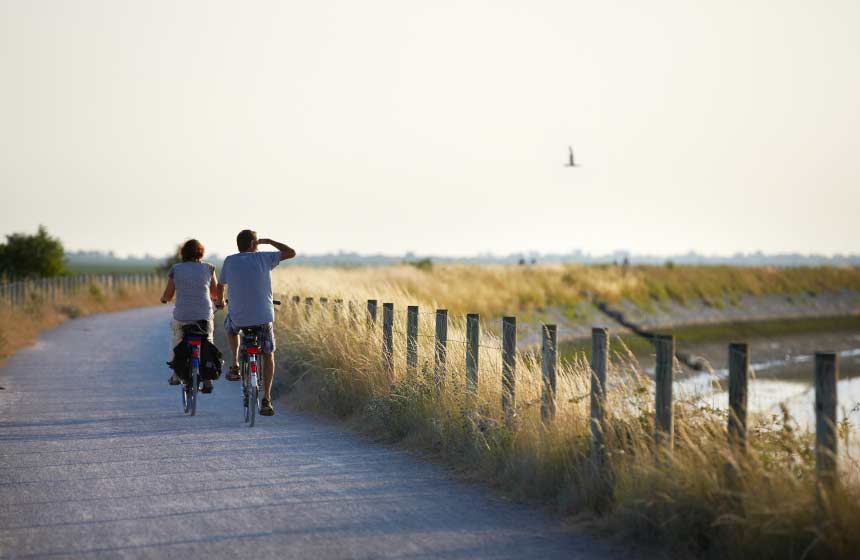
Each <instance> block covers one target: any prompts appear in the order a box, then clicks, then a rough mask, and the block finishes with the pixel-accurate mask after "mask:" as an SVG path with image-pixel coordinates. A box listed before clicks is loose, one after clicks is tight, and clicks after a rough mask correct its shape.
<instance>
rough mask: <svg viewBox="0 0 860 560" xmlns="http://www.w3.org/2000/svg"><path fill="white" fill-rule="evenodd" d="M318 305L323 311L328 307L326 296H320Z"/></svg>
mask: <svg viewBox="0 0 860 560" xmlns="http://www.w3.org/2000/svg"><path fill="white" fill-rule="evenodd" d="M320 307H321V308H322V311H323V312H325V310H326V309H327V308H328V298H327V297H321V298H320Z"/></svg>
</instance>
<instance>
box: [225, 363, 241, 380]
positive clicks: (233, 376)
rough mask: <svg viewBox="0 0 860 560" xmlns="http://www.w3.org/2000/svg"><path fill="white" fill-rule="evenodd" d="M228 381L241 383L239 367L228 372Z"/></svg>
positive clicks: (233, 367)
mask: <svg viewBox="0 0 860 560" xmlns="http://www.w3.org/2000/svg"><path fill="white" fill-rule="evenodd" d="M226 377H227V381H239V380H240V379H242V376H241V375H239V366H230V371H228V372H227V376H226Z"/></svg>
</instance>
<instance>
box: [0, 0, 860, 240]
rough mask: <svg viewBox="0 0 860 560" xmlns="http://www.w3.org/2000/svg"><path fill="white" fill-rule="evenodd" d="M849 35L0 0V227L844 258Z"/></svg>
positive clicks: (596, 6)
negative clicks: (569, 160) (569, 161)
mask: <svg viewBox="0 0 860 560" xmlns="http://www.w3.org/2000/svg"><path fill="white" fill-rule="evenodd" d="M858 28H860V2H857V1H856V0H845V1H838V0H829V1H827V2H809V1H806V0H804V1H785V0H782V1H779V2H772V1H750V0H744V1H720V2H717V1H692V0H683V1H677V2H664V1H650V2H641V1H638V0H632V1H615V2H609V1H607V2H593V1H589V2H585V1H573V0H564V1H548V0H547V1H539V0H532V1H519V2H513V1H503V0H492V1H484V2H477V1H467V0H458V1H456V2H448V1H440V0H436V1H433V2H418V1H408V0H390V1H369V0H362V1H342V2H335V1H314V2H286V1H284V2H258V1H255V2H235V1H231V2H226V1H214V0H206V1H199V2H189V1H179V0H170V1H152V0H140V1H137V2H127V1H119V0H105V1H98V2H97V1H59V0H58V1H35V0H18V1H10V0H0V194H2V201H0V234H4V233H9V232H12V231H26V230H29V231H34V230H35V228H36V226H37V224H39V223H43V224H45V225H46V226H47V227H48V228H49V230H50V231H51V232H52V233H55V234H57V235H59V236H60V237H61V238H62V239H63V240H64V242H65V243H66V246H67V248H70V249H114V250H116V251H117V252H119V253H122V254H125V253H136V254H140V253H144V252H153V253H159V254H161V253H166V252H167V251H169V250H170V249H171V248H172V247H173V246H174V245H175V244H177V243H178V242H181V241H182V240H183V239H184V238H186V237H189V236H195V237H198V238H199V239H201V240H202V241H203V242H204V243H205V244H206V245H207V246H208V247H209V248H210V250H214V251H217V252H220V253H222V254H226V253H229V252H232V251H233V248H234V239H235V234H236V232H237V231H238V230H240V229H242V228H245V227H250V228H253V229H256V230H258V231H259V232H260V234H261V235H265V236H269V237H274V238H276V239H280V240H283V241H285V242H287V243H289V244H291V245H293V246H294V247H295V248H296V249H297V250H298V251H300V252H305V253H318V252H323V251H330V250H338V249H347V250H357V251H360V252H386V253H398V252H403V251H407V250H413V251H416V252H420V253H440V254H441V253H444V254H452V255H460V254H473V253H477V252H480V251H493V252H498V253H508V252H512V251H519V250H539V251H568V250H571V249H574V248H581V249H583V250H585V251H590V252H605V251H611V250H613V249H620V248H626V249H631V250H633V251H635V252H639V253H652V254H668V253H676V252H683V251H687V250H689V249H695V250H698V251H702V252H706V253H720V254H726V253H733V252H735V251H752V250H757V249H761V250H764V251H768V252H775V251H801V252H810V251H815V252H823V253H833V252H857V251H858V250H860V245H858V234H860V225H858V224H860V220H858V214H860V108H858V107H860V71H858V68H860V66H858V64H860V62H858V61H860V33H858ZM569 144H571V145H573V146H574V149H575V151H576V155H577V159H578V160H580V162H581V163H582V167H580V168H577V169H568V168H565V167H564V166H563V165H564V163H565V161H566V157H567V146H568V145H569Z"/></svg>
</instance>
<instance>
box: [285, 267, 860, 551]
mask: <svg viewBox="0 0 860 560" xmlns="http://www.w3.org/2000/svg"><path fill="white" fill-rule="evenodd" d="M318 272H319V273H318V275H317V274H316V273H314V274H308V275H299V274H296V275H295V279H290V278H282V279H281V282H282V284H281V288H282V290H283V291H284V292H286V293H287V294H288V295H293V294H301V295H302V296H305V295H307V296H313V297H319V296H326V297H328V298H329V299H330V305H331V304H332V302H333V300H334V299H335V298H343V299H344V300H347V302H348V301H349V300H353V301H355V302H356V303H355V305H354V307H355V309H356V310H357V311H358V313H357V314H356V315H355V316H350V315H349V313H348V309H349V308H348V305H347V303H345V304H344V308H343V311H344V313H343V314H341V317H340V320H339V321H337V322H336V321H335V320H334V318H333V315H332V313H331V310H330V309H329V310H326V311H322V310H320V308H319V307H317V308H316V310H315V311H314V312H313V313H312V314H311V315H310V317H308V318H306V317H305V315H304V308H303V306H300V307H299V308H298V309H296V308H293V306H292V305H290V304H285V305H284V306H283V307H282V309H281V310H279V312H278V313H279V318H278V325H279V327H278V328H279V333H278V336H279V340H280V343H279V346H280V348H281V350H280V351H279V352H280V354H281V359H282V360H283V365H285V366H286V369H287V370H288V376H287V378H288V383H289V384H290V386H291V388H292V397H291V398H292V399H293V400H294V401H296V402H299V403H301V404H302V405H303V406H308V407H313V408H315V409H317V410H322V411H325V412H329V413H333V414H336V415H338V416H340V417H343V418H348V419H350V420H351V421H352V422H353V424H354V425H356V426H358V427H360V429H363V430H367V431H370V432H372V433H375V434H378V435H379V436H381V437H385V438H387V439H390V440H394V441H402V442H404V443H406V444H408V445H412V446H417V447H421V448H425V449H432V450H434V451H435V452H437V453H439V454H440V455H441V456H442V457H444V458H446V459H447V460H449V461H451V462H452V463H455V464H458V465H461V466H464V467H466V468H468V469H469V470H470V472H473V473H475V474H476V475H478V476H481V477H483V478H484V479H486V480H488V481H490V482H492V483H493V484H496V485H499V486H500V487H502V488H504V489H505V490H506V491H507V492H509V493H511V494H512V495H514V496H516V497H518V498H523V499H530V500H540V501H544V502H549V503H553V504H555V505H556V506H557V507H558V508H560V509H561V510H562V511H564V512H577V513H578V512H596V513H598V514H600V515H601V516H602V519H604V520H605V522H606V524H607V525H608V526H610V527H612V528H613V529H616V530H621V531H624V532H626V533H628V534H633V535H636V536H638V537H640V538H642V539H646V540H649V541H652V542H654V543H657V544H659V545H661V546H663V547H665V548H666V550H667V551H668V552H670V553H671V554H672V555H675V556H709V557H714V558H716V557H720V558H750V557H755V558H803V557H806V558H853V557H856V554H857V552H858V551H860V531H858V530H857V528H858V527H860V480H858V477H860V464H858V463H857V461H856V459H855V458H854V457H851V456H844V457H842V467H843V472H842V476H841V479H840V480H841V481H840V486H839V490H838V491H837V492H836V493H835V494H834V495H832V496H829V499H828V501H827V502H826V504H825V506H826V511H825V516H824V517H823V518H820V517H818V515H817V514H816V511H817V510H816V501H815V488H814V480H815V478H814V459H813V453H812V439H811V437H810V435H809V434H808V433H805V432H803V431H800V430H798V429H797V428H796V425H795V424H794V422H793V421H792V419H791V418H790V417H788V416H787V415H786V416H785V417H783V418H772V417H767V418H765V417H753V418H752V419H751V421H750V424H751V426H750V437H749V439H750V452H749V455H748V457H747V458H746V459H744V460H741V459H739V458H737V457H735V456H734V455H733V454H732V452H731V450H730V449H729V448H728V446H727V443H726V441H727V440H726V431H725V423H726V417H725V414H724V413H723V412H721V411H719V410H714V409H711V408H709V407H707V406H706V405H705V404H704V403H702V402H700V401H698V400H696V399H695V398H690V399H689V400H685V401H681V402H678V403H677V404H676V408H675V430H676V435H675V448H674V453H673V455H672V456H671V459H669V458H667V457H666V455H665V454H662V453H661V452H660V450H659V449H658V448H657V447H655V444H654V440H653V432H654V423H653V418H654V409H653V401H654V398H653V387H652V382H651V380H650V379H649V378H648V377H647V376H645V375H643V374H642V372H641V368H640V367H639V365H638V364H637V362H636V360H635V358H634V357H633V356H632V354H631V353H630V352H628V351H626V349H625V348H623V347H622V346H620V345H619V344H618V341H617V340H615V341H614V346H615V348H614V349H613V351H612V352H611V360H610V368H609V372H608V378H609V379H610V380H611V382H610V386H609V389H608V395H607V400H608V410H610V411H611V418H610V420H609V422H608V430H607V432H608V433H607V434H606V436H607V437H606V439H607V451H608V455H609V457H610V464H611V469H596V468H594V467H593V466H592V463H591V462H590V460H589V438H590V425H589V403H590V401H589V398H588V396H589V387H590V370H589V367H588V364H587V363H585V361H584V359H583V358H581V357H579V358H576V359H574V360H572V361H569V362H563V363H561V364H560V367H559V372H558V375H559V377H558V395H557V403H558V412H557V416H556V418H555V420H554V421H553V422H550V423H543V422H542V421H541V417H540V394H541V383H540V363H539V360H538V358H537V356H535V355H533V354H532V353H529V352H523V353H521V354H520V356H519V357H518V362H517V376H516V391H517V404H516V414H515V418H514V421H513V422H508V421H506V419H505V418H504V416H503V414H502V410H501V405H500V401H501V390H502V386H501V357H500V352H499V350H498V348H499V347H500V346H501V344H500V341H499V339H498V338H497V337H496V336H494V335H492V334H490V331H491V329H489V328H487V327H488V325H483V326H482V335H481V344H482V348H481V349H480V356H479V364H480V367H479V385H478V395H477V397H476V398H470V397H468V396H467V393H466V388H465V347H464V345H463V343H462V341H465V325H464V321H463V318H462V317H461V316H459V315H458V314H456V313H455V314H453V315H452V317H451V320H450V324H449V331H448V337H449V345H448V357H449V359H448V364H447V372H446V375H445V377H444V380H443V382H442V383H440V384H438V385H437V384H436V383H435V382H434V379H433V358H432V357H433V349H434V348H433V338H432V336H433V332H434V329H433V316H432V315H430V314H429V313H423V314H422V315H421V316H420V326H419V333H420V337H419V357H420V358H419V366H418V369H417V372H415V373H414V374H412V375H409V374H407V372H406V371H405V351H406V349H405V345H406V337H405V334H404V333H405V330H406V326H405V309H406V305H407V304H418V305H420V306H421V309H423V310H426V311H430V310H432V309H434V308H435V307H436V304H437V303H438V302H439V301H442V302H443V303H444V301H443V300H436V299H435V297H434V299H433V300H428V299H422V298H426V297H428V296H427V295H426V294H435V295H439V294H441V293H443V292H442V291H440V288H439V287H438V286H426V285H425V286H423V288H421V290H417V291H418V293H413V292H412V291H411V290H412V289H414V288H412V287H411V286H409V287H407V283H408V282H416V283H417V284H419V285H420V282H419V281H417V280H416V279H420V278H421V276H420V273H421V271H411V270H409V269H407V268H402V267H400V268H397V269H395V270H394V271H390V270H389V271H386V270H385V269H373V270H367V271H336V270H324V271H318ZM390 273H393V276H391V277H389V276H387V275H388V274H390ZM452 274H455V275H460V274H465V272H464V271H454V272H453V273H452ZM475 274H477V275H483V274H490V275H493V274H498V271H490V272H486V271H476V272H475ZM392 278H393V280H392ZM404 279H406V281H404ZM365 280H367V282H366V283H365ZM505 284H506V285H509V284H510V283H508V282H505ZM385 290H390V291H389V292H387V293H386V291H385ZM444 290H445V291H447V293H449V294H453V293H457V294H462V295H461V296H459V297H463V298H464V300H463V304H464V305H466V304H469V310H473V309H475V307H474V306H473V304H470V303H469V302H468V301H466V299H468V291H469V290H471V291H472V295H473V299H474V300H476V301H487V302H491V301H492V299H491V298H490V296H486V295H484V296H481V294H480V293H479V292H482V291H484V290H485V287H484V285H483V284H482V283H478V282H475V283H474V284H473V285H472V286H471V287H470V288H469V287H459V288H457V290H461V291H454V290H451V289H449V288H448V287H446V288H444ZM368 296H372V297H377V296H378V297H380V299H384V300H385V301H393V302H394V303H395V309H396V313H395V322H394V331H395V337H394V339H395V345H394V364H395V367H394V371H393V372H392V374H391V375H389V374H388V373H386V372H385V369H384V367H383V362H382V352H381V348H382V341H381V323H380V325H378V326H377V327H375V328H370V329H368V328H367V327H366V324H365V316H364V303H363V302H364V300H365V299H366V298H367V297H368ZM383 296H385V297H383ZM505 297H507V296H505ZM482 298H483V299H482ZM451 307H453V306H451ZM841 429H842V436H843V438H845V439H849V438H854V440H855V441H856V437H857V432H856V431H855V430H854V429H853V427H849V426H842V427H841ZM730 462H731V463H733V464H735V465H736V468H737V469H738V472H739V473H740V479H741V480H742V481H743V485H742V487H741V488H740V489H739V490H732V489H731V487H730V486H729V484H728V479H727V468H726V465H727V463H730Z"/></svg>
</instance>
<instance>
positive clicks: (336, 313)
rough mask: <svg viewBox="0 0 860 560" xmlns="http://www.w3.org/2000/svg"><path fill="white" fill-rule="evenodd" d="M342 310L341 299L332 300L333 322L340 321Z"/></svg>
mask: <svg viewBox="0 0 860 560" xmlns="http://www.w3.org/2000/svg"><path fill="white" fill-rule="evenodd" d="M342 312H343V300H342V299H336V300H334V307H333V308H332V317H334V322H335V323H340V316H341V314H342Z"/></svg>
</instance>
